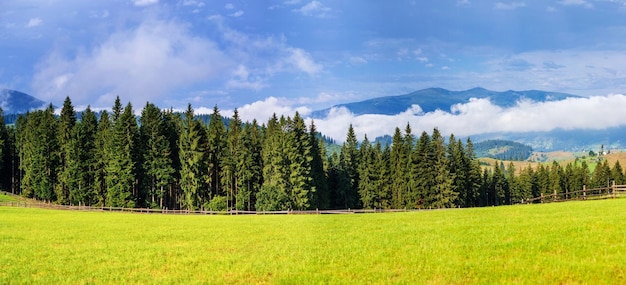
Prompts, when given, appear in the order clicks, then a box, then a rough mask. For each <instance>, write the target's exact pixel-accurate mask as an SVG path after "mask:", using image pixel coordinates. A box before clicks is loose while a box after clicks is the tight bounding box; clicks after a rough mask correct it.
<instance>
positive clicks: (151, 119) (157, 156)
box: [139, 103, 174, 208]
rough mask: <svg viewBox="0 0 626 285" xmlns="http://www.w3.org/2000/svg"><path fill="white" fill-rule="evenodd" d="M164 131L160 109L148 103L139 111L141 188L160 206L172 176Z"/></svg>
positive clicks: (153, 204)
mask: <svg viewBox="0 0 626 285" xmlns="http://www.w3.org/2000/svg"><path fill="white" fill-rule="evenodd" d="M166 131H167V130H166V126H165V120H164V117H163V113H162V112H161V110H159V108H158V107H156V106H155V105H154V104H151V103H147V104H146V106H145V107H144V109H143V111H142V112H141V127H140V128H139V133H140V136H141V145H142V151H143V153H142V156H143V159H142V161H143V170H144V175H145V179H144V185H145V186H144V188H145V189H146V190H147V197H148V201H149V202H148V204H149V205H150V207H152V208H157V207H158V208H163V203H164V199H165V196H166V189H165V187H166V186H168V185H170V184H171V183H172V180H173V174H174V167H173V165H172V159H171V153H172V150H171V147H170V141H169V140H168V138H167V134H166Z"/></svg>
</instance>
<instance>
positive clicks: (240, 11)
mask: <svg viewBox="0 0 626 285" xmlns="http://www.w3.org/2000/svg"><path fill="white" fill-rule="evenodd" d="M243 14H244V12H243V10H237V11H236V12H234V13H231V14H228V16H231V17H235V18H237V17H241V16H243Z"/></svg>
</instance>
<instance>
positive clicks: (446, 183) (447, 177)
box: [427, 128, 458, 208]
mask: <svg viewBox="0 0 626 285" xmlns="http://www.w3.org/2000/svg"><path fill="white" fill-rule="evenodd" d="M431 142H432V146H431V150H432V159H433V160H432V167H433V173H434V177H433V178H434V179H433V182H434V184H433V186H432V188H431V192H430V195H428V196H427V202H428V204H430V206H432V207H433V208H451V207H454V206H455V204H454V202H455V201H456V199H457V197H458V193H457V192H456V191H455V190H456V189H455V188H454V184H453V178H452V176H451V174H450V168H449V165H448V159H447V158H446V147H445V144H444V138H443V136H441V134H440V133H439V130H438V129H436V128H435V129H434V130H433V135H432V141H431Z"/></svg>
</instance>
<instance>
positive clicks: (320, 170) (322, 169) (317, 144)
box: [309, 121, 330, 209]
mask: <svg viewBox="0 0 626 285" xmlns="http://www.w3.org/2000/svg"><path fill="white" fill-rule="evenodd" d="M318 136H319V133H318V132H317V130H316V128H315V123H314V122H313V121H311V126H310V127H309V141H310V145H311V155H312V160H311V176H312V178H313V186H314V187H315V190H316V191H315V195H312V197H311V206H315V208H318V209H326V208H328V207H329V206H330V201H329V193H328V184H327V177H326V176H327V175H326V173H327V171H328V163H327V162H326V161H325V159H324V158H325V157H326V148H325V146H324V140H323V139H321V138H318Z"/></svg>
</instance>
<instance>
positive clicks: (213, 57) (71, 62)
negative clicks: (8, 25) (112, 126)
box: [32, 21, 231, 106]
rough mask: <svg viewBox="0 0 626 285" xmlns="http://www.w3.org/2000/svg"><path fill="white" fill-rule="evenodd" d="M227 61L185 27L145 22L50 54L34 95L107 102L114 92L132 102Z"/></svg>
mask: <svg viewBox="0 0 626 285" xmlns="http://www.w3.org/2000/svg"><path fill="white" fill-rule="evenodd" d="M230 64H231V60H230V59H229V57H228V56H226V55H225V54H224V53H223V52H222V51H220V50H219V49H218V48H217V47H216V45H215V44H214V43H213V42H211V41H208V40H205V39H201V38H198V37H195V36H192V35H190V34H189V32H188V31H187V26H185V25H182V24H178V23H175V22H162V21H150V22H145V23H143V24H141V25H140V26H139V27H137V28H135V29H132V30H127V31H120V32H117V33H114V34H112V35H111V36H110V37H109V38H108V39H106V40H105V41H104V42H102V43H101V44H99V45H97V46H95V47H93V48H92V49H91V50H88V51H85V52H83V53H80V54H78V55H76V56H74V57H71V58H65V57H63V56H61V55H60V53H52V54H51V55H50V56H49V57H48V58H47V59H46V60H45V61H44V62H43V63H41V64H39V65H38V66H37V67H36V72H35V75H34V80H33V84H32V85H33V90H34V91H35V94H38V96H39V97H41V98H42V99H45V100H51V101H57V102H61V101H62V99H63V98H64V97H65V96H68V95H69V96H71V97H72V100H73V101H75V104H92V105H96V104H99V105H106V106H110V104H111V103H112V99H113V98H114V96H115V95H119V96H120V97H122V98H128V99H130V100H131V101H132V103H133V104H134V105H135V106H142V105H143V104H145V102H146V101H156V100H157V99H159V98H163V96H164V95H166V94H167V92H169V91H171V90H174V89H175V88H181V87H186V86H189V85H191V84H194V83H198V82H206V81H211V80H215V79H216V78H218V77H220V76H223V75H222V74H223V71H224V70H225V69H227V68H228V67H229V65H230Z"/></svg>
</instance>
